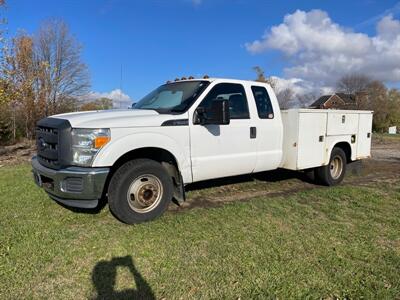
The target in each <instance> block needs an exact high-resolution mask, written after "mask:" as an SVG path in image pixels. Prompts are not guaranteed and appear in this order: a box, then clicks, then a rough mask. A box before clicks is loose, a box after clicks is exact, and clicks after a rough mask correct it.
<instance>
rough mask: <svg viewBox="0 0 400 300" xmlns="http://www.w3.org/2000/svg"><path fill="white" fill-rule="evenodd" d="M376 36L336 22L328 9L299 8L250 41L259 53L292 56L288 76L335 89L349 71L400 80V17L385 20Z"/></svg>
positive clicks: (299, 82)
mask: <svg viewBox="0 0 400 300" xmlns="http://www.w3.org/2000/svg"><path fill="white" fill-rule="evenodd" d="M376 29H377V32H376V35H375V36H368V35H367V34H365V33H359V32H354V31H352V30H350V29H347V28H344V27H342V26H340V25H339V24H337V23H335V22H333V21H332V19H331V18H330V17H329V15H328V13H326V12H325V11H322V10H311V11H309V12H305V11H301V10H297V11H296V12H294V13H293V14H288V15H286V16H285V17H284V20H283V23H281V24H279V25H277V26H273V27H271V28H270V29H269V30H267V31H266V32H265V34H264V35H263V36H262V38H261V39H259V40H256V41H253V42H251V43H247V44H246V48H247V50H248V51H249V52H250V53H252V54H258V53H262V52H265V51H267V50H277V51H280V52H281V53H283V54H284V55H285V56H286V57H287V58H289V60H288V63H289V65H288V67H286V68H285V69H284V74H285V76H284V77H285V78H291V79H289V82H291V83H292V84H294V85H295V86H296V87H297V88H298V89H300V88H301V87H302V86H303V87H304V86H309V87H310V86H313V87H314V88H315V87H319V88H321V87H322V88H329V87H331V86H333V85H334V84H335V82H336V81H337V79H338V78H339V77H340V76H342V75H344V74H347V73H362V74H368V75H370V76H371V77H373V78H376V79H379V80H382V81H385V82H391V83H393V82H399V81H400V21H399V20H396V19H394V17H393V16H392V15H387V16H385V17H383V18H381V19H380V21H379V22H378V24H377V28H376Z"/></svg>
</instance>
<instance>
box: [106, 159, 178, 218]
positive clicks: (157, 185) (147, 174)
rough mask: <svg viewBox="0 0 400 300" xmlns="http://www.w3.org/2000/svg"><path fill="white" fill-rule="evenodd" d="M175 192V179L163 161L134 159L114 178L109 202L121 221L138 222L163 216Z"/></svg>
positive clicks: (109, 188) (109, 192)
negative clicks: (173, 180) (163, 164)
mask: <svg viewBox="0 0 400 300" xmlns="http://www.w3.org/2000/svg"><path fill="white" fill-rule="evenodd" d="M172 195H173V183H172V178H171V176H169V175H168V173H167V171H166V170H165V168H164V167H163V166H162V165H161V164H160V163H158V162H156V161H153V160H150V159H135V160H131V161H129V162H127V163H125V164H123V165H122V166H121V167H120V168H119V169H118V170H117V171H116V172H115V174H114V175H113V177H112V178H111V181H110V185H109V187H108V204H109V207H110V210H111V212H112V213H113V214H114V215H115V216H116V217H117V218H118V219H119V220H120V221H122V222H124V223H127V224H136V223H142V222H145V221H150V220H153V219H155V218H157V217H159V216H161V215H162V213H163V212H164V211H165V210H166V209H167V207H168V205H169V203H170V202H171V200H172Z"/></svg>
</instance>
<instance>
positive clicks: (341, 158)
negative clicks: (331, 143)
mask: <svg viewBox="0 0 400 300" xmlns="http://www.w3.org/2000/svg"><path fill="white" fill-rule="evenodd" d="M346 166H347V160H346V154H345V153H344V151H343V150H342V149H341V148H333V150H332V153H331V158H330V160H329V163H328V165H326V166H321V167H319V168H316V169H315V179H316V180H317V182H318V183H321V184H323V185H327V186H333V185H338V184H339V183H341V182H342V180H343V178H344V175H345V174H346Z"/></svg>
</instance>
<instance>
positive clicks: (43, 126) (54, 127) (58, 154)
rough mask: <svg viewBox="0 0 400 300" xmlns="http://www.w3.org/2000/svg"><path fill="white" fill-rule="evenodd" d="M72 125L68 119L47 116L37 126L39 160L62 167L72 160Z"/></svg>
mask: <svg viewBox="0 0 400 300" xmlns="http://www.w3.org/2000/svg"><path fill="white" fill-rule="evenodd" d="M70 141H71V125H70V123H69V122H68V121H67V120H62V119H56V118H45V119H42V120H40V121H39V122H38V124H37V127H36V146H37V157H38V160H39V162H40V163H41V164H42V165H44V166H46V167H49V168H52V169H60V168H61V167H63V166H65V165H67V164H68V163H69V161H70V152H71V151H70V149H71V145H70Z"/></svg>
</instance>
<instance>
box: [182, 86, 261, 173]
mask: <svg viewBox="0 0 400 300" xmlns="http://www.w3.org/2000/svg"><path fill="white" fill-rule="evenodd" d="M220 99H227V100H229V111H230V118H231V120H230V124H229V125H199V124H193V120H192V121H191V124H190V141H191V145H190V149H191V158H192V174H193V181H200V180H206V179H211V178H219V177H225V176H233V175H239V174H246V173H251V172H252V171H253V170H254V167H255V164H256V159H257V147H256V139H255V137H254V134H255V132H254V130H253V129H252V127H254V124H253V122H252V120H251V118H250V113H249V107H248V101H247V97H246V93H245V90H244V87H243V86H242V85H241V84H236V83H219V84H216V85H215V86H214V87H213V88H212V89H211V91H210V92H209V93H208V94H207V96H206V97H205V98H204V99H203V101H202V102H201V103H200V105H199V107H203V108H205V109H207V108H208V107H211V104H212V101H217V100H220Z"/></svg>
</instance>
